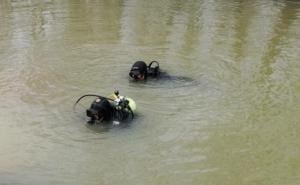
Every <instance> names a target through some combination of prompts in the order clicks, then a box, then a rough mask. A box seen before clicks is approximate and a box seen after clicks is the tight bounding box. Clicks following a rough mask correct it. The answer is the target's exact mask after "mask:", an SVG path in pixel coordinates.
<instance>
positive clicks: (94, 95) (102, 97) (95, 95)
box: [73, 94, 114, 110]
mask: <svg viewBox="0 0 300 185" xmlns="http://www.w3.org/2000/svg"><path fill="white" fill-rule="evenodd" d="M87 96H93V97H97V98H100V99H107V100H111V101H114V100H113V99H111V98H107V97H104V96H100V95H97V94H85V95H83V96H81V97H80V98H78V100H77V101H76V102H75V104H74V105H73V110H74V109H75V106H76V105H77V103H79V101H80V100H81V99H82V98H84V97H87Z"/></svg>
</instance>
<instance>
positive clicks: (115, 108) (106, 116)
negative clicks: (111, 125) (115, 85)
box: [86, 90, 136, 124]
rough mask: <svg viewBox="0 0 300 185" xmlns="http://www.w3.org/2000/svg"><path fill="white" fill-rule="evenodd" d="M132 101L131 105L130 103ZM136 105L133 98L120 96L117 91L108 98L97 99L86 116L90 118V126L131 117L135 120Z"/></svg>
mask: <svg viewBox="0 0 300 185" xmlns="http://www.w3.org/2000/svg"><path fill="white" fill-rule="evenodd" d="M130 101H131V103H130ZM135 108H136V107H135V103H134V101H133V100H132V99H131V98H125V97H124V96H120V95H119V91H118V90H115V91H114V93H113V94H112V95H110V96H109V97H107V98H104V97H102V98H101V97H97V98H96V100H94V101H93V102H92V104H91V106H90V108H89V109H87V110H86V115H87V116H88V117H89V118H90V120H89V121H88V123H89V124H93V123H95V122H96V121H100V122H103V121H110V120H113V119H114V120H118V121H123V120H126V119H127V118H129V117H130V116H131V118H133V116H134V115H133V111H134V110H135Z"/></svg>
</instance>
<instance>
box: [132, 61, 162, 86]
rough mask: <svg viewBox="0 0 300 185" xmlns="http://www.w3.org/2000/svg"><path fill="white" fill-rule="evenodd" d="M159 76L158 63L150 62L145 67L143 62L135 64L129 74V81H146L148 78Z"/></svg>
mask: <svg viewBox="0 0 300 185" xmlns="http://www.w3.org/2000/svg"><path fill="white" fill-rule="evenodd" d="M159 74H160V70H159V63H158V62H157V61H152V62H150V64H149V65H148V66H147V64H146V63H145V62H144V61H137V62H135V63H134V64H133V65H132V67H131V69H130V72H129V76H130V78H131V79H133V80H135V81H142V80H146V79H147V78H148V77H152V78H157V77H158V76H159Z"/></svg>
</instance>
